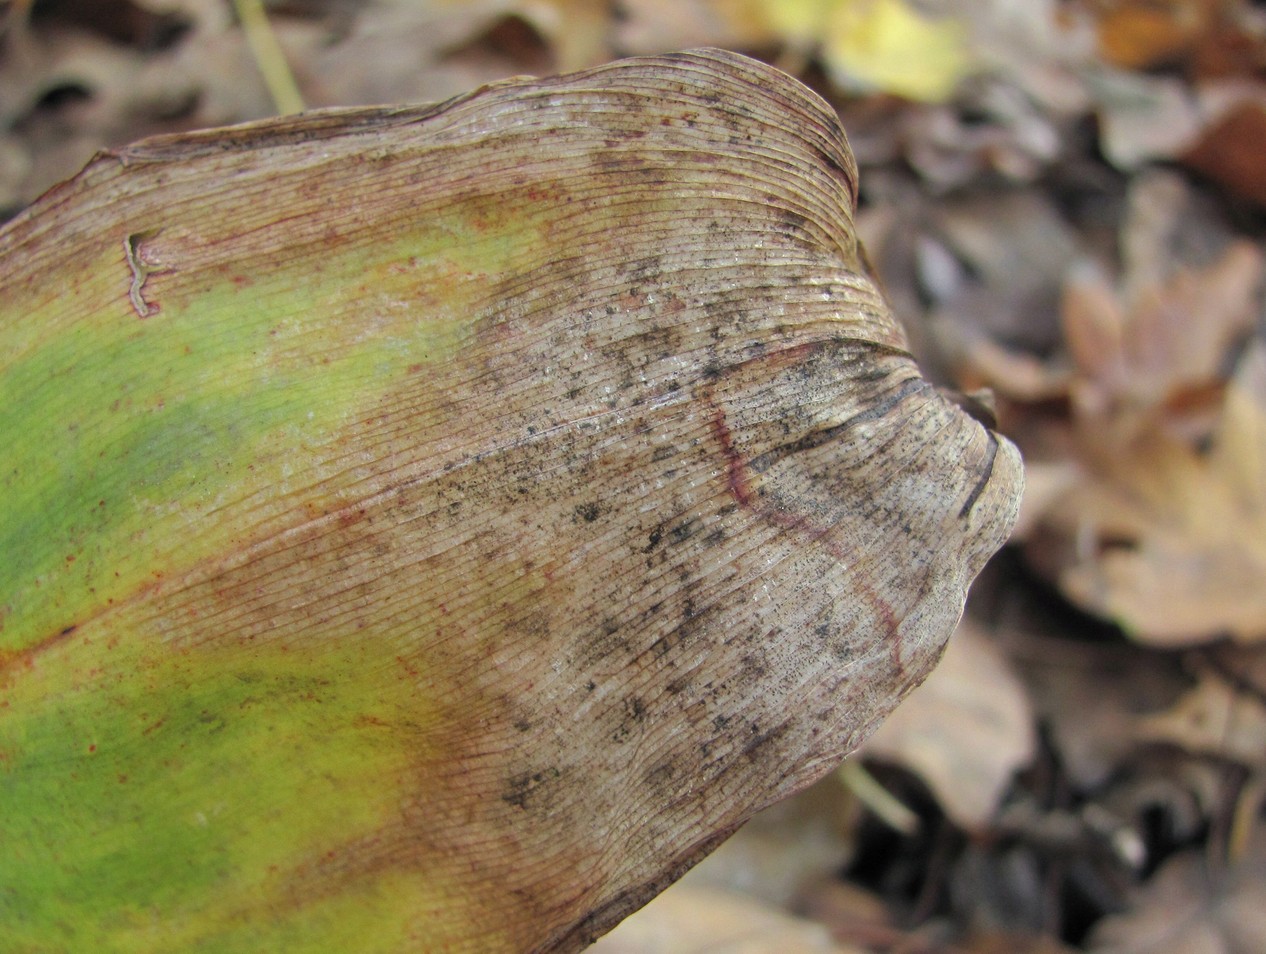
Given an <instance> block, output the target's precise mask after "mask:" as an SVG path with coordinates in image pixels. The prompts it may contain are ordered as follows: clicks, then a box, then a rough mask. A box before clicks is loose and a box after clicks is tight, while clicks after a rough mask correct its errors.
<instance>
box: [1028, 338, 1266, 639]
mask: <svg viewBox="0 0 1266 954" xmlns="http://www.w3.org/2000/svg"><path fill="white" fill-rule="evenodd" d="M1092 468H1093V469H1090V470H1088V471H1087V473H1086V480H1085V482H1084V483H1082V484H1080V485H1078V486H1076V487H1075V488H1073V489H1072V490H1071V491H1070V493H1069V494H1068V495H1067V496H1065V497H1064V498H1063V499H1061V500H1060V501H1059V502H1058V503H1056V504H1055V505H1054V506H1053V508H1052V510H1051V511H1050V512H1049V513H1048V514H1047V516H1046V518H1045V521H1044V529H1045V531H1046V533H1039V534H1037V535H1036V537H1035V538H1034V540H1033V541H1031V544H1030V553H1031V555H1032V556H1033V558H1034V559H1035V561H1036V563H1037V564H1038V565H1039V566H1042V567H1045V568H1046V569H1047V571H1048V572H1051V573H1053V575H1054V577H1055V579H1056V580H1057V581H1058V583H1059V585H1060V588H1061V589H1062V590H1063V591H1064V592H1065V593H1067V594H1068V595H1069V596H1070V597H1072V598H1073V599H1074V600H1075V601H1076V602H1077V603H1079V604H1080V605H1082V606H1084V607H1086V608H1087V609H1089V610H1091V611H1093V612H1095V613H1098V614H1100V615H1102V616H1104V617H1106V618H1108V619H1111V620H1113V621H1115V622H1117V623H1119V624H1120V625H1121V626H1122V627H1124V628H1125V629H1126V630H1127V631H1128V632H1129V633H1130V634H1131V635H1132V636H1134V638H1136V639H1138V640H1140V641H1142V642H1148V643H1153V644H1156V645H1170V646H1173V645H1190V644H1193V643H1197V642H1202V641H1207V640H1210V639H1214V638H1217V637H1219V636H1223V635H1230V636H1233V637H1235V638H1236V639H1239V640H1243V641H1256V640H1261V639H1266V586H1263V585H1262V581H1263V580H1266V345H1263V344H1262V343H1260V342H1259V343H1256V344H1254V346H1253V347H1252V348H1251V349H1250V350H1249V351H1248V352H1246V353H1245V355H1244V356H1243V358H1242V359H1241V361H1240V365H1239V369H1238V371H1237V373H1236V376H1235V378H1234V380H1233V381H1232V382H1231V384H1230V386H1229V387H1228V389H1227V392H1226V397H1225V403H1224V406H1223V411H1222V415H1221V418H1220V420H1219V422H1218V426H1217V429H1216V431H1215V432H1214V434H1213V437H1212V446H1211V447H1210V449H1209V451H1208V452H1207V453H1202V452H1200V451H1198V450H1196V449H1193V448H1192V447H1191V446H1190V445H1188V444H1187V443H1186V442H1184V441H1180V440H1177V439H1174V438H1169V437H1166V436H1164V435H1160V434H1148V435H1145V436H1143V437H1140V438H1138V439H1137V440H1135V441H1134V442H1133V443H1131V444H1129V445H1124V446H1115V447H1109V448H1105V449H1104V451H1103V452H1102V453H1101V454H1100V455H1099V456H1098V458H1097V459H1096V460H1094V461H1093V464H1092Z"/></svg>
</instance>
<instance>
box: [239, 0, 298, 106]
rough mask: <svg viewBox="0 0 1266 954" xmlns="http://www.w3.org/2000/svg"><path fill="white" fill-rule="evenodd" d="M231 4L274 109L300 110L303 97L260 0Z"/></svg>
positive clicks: (246, 0) (243, 0)
mask: <svg viewBox="0 0 1266 954" xmlns="http://www.w3.org/2000/svg"><path fill="white" fill-rule="evenodd" d="M233 6H234V7H235V8H236V10H237V18H238V20H240V21H241V23H242V32H243V33H245V34H246V42H247V43H248V44H249V45H250V48H251V54H252V55H253V56H254V57H255V65H256V66H258V67H259V72H260V75H262V76H263V78H264V85H266V86H267V87H268V93H269V95H270V96H272V98H273V105H274V106H276V107H277V112H278V113H279V114H282V115H285V114H286V113H301V112H303V96H302V94H300V92H299V85H298V84H297V83H296V82H295V78H294V74H293V73H292V72H291V71H290V65H289V64H288V63H287V62H286V54H285V53H284V52H283V51H282V49H281V44H280V43H278V42H277V34H276V33H274V32H273V28H272V24H270V23H269V22H268V14H267V13H265V12H264V2H263V0H233Z"/></svg>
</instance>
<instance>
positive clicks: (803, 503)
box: [0, 52, 1021, 951]
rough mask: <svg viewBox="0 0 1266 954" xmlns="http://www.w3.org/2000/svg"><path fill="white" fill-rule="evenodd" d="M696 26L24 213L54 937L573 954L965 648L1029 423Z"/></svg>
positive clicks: (5, 834) (91, 184) (23, 580)
mask: <svg viewBox="0 0 1266 954" xmlns="http://www.w3.org/2000/svg"><path fill="white" fill-rule="evenodd" d="M856 185H857V183H856V170H855V166H854V164H853V160H852V158H851V156H850V154H849V152H848V148H847V145H846V143H845V140H844V136H843V134H842V132H841V130H840V128H839V126H838V123H837V121H836V119H835V116H834V114H832V113H831V112H830V110H829V109H828V108H827V107H826V106H825V105H824V104H823V103H822V102H821V101H820V100H819V99H818V98H817V97H816V96H814V95H813V94H811V93H810V92H808V91H807V90H806V89H804V88H803V87H801V86H800V85H798V84H796V83H795V82H793V81H792V80H790V79H788V78H787V77H786V76H784V75H782V74H781V73H778V72H777V71H775V70H773V69H771V68H769V67H765V66H762V65H759V64H757V63H755V62H752V61H749V60H746V59H743V58H741V57H738V56H734V55H729V54H723V53H713V52H703V53H692V54H683V55H675V56H665V57H658V58H648V59H644V60H636V61H630V62H627V63H623V64H615V65H611V66H606V67H600V68H597V69H594V70H591V71H588V72H584V73H579V74H574V75H571V76H564V77H561V78H552V79H543V80H515V81H510V82H507V83H503V84H500V85H495V86H492V87H488V88H484V89H482V90H479V91H477V92H475V93H472V94H470V95H467V96H462V97H459V98H457V99H454V100H451V101H449V102H447V103H444V104H442V105H440V106H431V107H406V108H396V109H371V110H364V109H361V110H335V111H327V112H318V113H313V114H310V115H305V116H299V117H293V118H287V119H281V120H275V121H269V122H264V123H258V124H253V125H247V126H242V127H237V128H233V129H227V130H214V131H210V132H205V133H198V134H191V135H187V136H183V137H174V138H163V139H154V140H149V141H146V142H142V143H139V144H137V145H136V146H133V147H131V148H128V149H124V150H122V151H120V152H117V153H113V154H109V155H106V156H103V157H101V158H99V159H98V160H97V161H95V162H94V163H92V164H91V165H89V166H88V167H87V168H86V169H85V170H84V172H83V173H82V174H80V175H79V176H78V177H77V178H76V179H74V180H73V181H71V182H69V183H66V184H64V185H62V186H60V187H58V188H56V189H54V190H53V191H52V192H50V193H48V194H47V195H46V196H45V197H44V198H43V199H42V200H41V201H40V202H38V203H37V204H36V205H35V206H33V207H32V208H31V209H29V210H28V211H27V212H26V213H24V214H23V215H21V216H20V217H19V218H17V219H16V220H14V221H13V222H12V223H10V225H9V226H8V227H7V228H6V229H5V230H4V231H3V232H0V256H2V257H3V260H4V263H5V268H4V270H3V273H2V275H0V362H2V372H3V373H2V375H0V396H2V398H3V400H0V420H2V423H0V434H3V436H4V441H5V445H6V452H7V456H6V460H5V464H4V468H3V472H2V473H0V487H2V492H0V553H3V554H4V559H3V560H2V561H0V627H2V629H0V667H2V668H0V679H2V681H0V691H2V692H3V705H2V706H0V753H3V759H2V760H0V775H2V776H3V784H0V843H2V844H3V845H4V851H5V855H6V863H5V864H4V865H2V866H0V921H2V922H3V923H4V925H5V930H6V932H7V934H8V939H9V940H10V941H13V942H15V943H16V944H17V945H18V946H19V947H23V946H25V947H32V948H36V949H40V948H45V949H47V948H50V947H51V948H74V949H80V950H111V949H115V950H128V951H146V950H162V951H170V950H176V949H180V950H196V949H202V950H211V949H216V950H223V949H228V948H238V949H251V950H286V951H322V950H339V951H343V950H349V949H352V948H356V949H360V950H437V949H443V950H462V951H464V950H471V951H494V950H514V951H523V950H541V949H560V950H570V949H575V948H578V947H580V946H581V945H582V944H583V943H585V942H587V941H588V940H590V939H592V938H593V937H594V936H596V935H597V934H599V933H601V932H602V931H604V930H606V929H607V928H608V927H610V926H611V925H612V924H614V923H615V922H616V921H618V920H619V919H620V918H621V917H622V916H623V915H625V914H626V913H628V912H629V911H630V910H632V909H633V908H635V907H637V906H638V905H640V904H641V903H643V902H645V901H646V900H647V899H649V898H650V897H651V896H652V895H653V894H655V892H657V891H658V890H659V889H661V888H662V887H663V886H664V885H666V884H667V883H668V882H670V881H671V880H672V879H673V878H675V877H676V876H677V875H678V874H680V873H681V872H682V871H683V870H684V869H685V868H686V867H687V866H689V865H690V864H691V863H692V862H693V861H695V860H696V859H698V858H699V857H700V856H701V855H702V854H704V853H706V852H707V850H708V849H709V848H710V847H712V846H713V845H715V844H716V843H717V842H718V841H719V840H720V839H722V838H723V837H724V836H725V835H726V834H727V833H728V832H730V831H732V830H733V829H734V828H735V827H736V826H737V825H739V824H740V823H741V822H742V821H743V820H744V819H746V818H747V817H748V816H750V815H751V814H752V813H753V812H754V811H756V810H757V809H759V808H761V807H763V806H765V805H767V804H769V803H771V802H772V801H774V800H776V799H778V798H780V797H782V796H784V795H787V794H788V793H790V792H793V791H795V790H797V789H799V788H801V787H803V786H805V785H806V784H808V783H809V782H811V781H813V780H814V779H816V778H818V777H820V776H821V775H823V774H824V773H825V772H827V771H828V770H829V769H830V768H831V767H832V766H833V765H834V764H835V763H837V762H838V761H839V760H840V759H841V758H842V757H843V755H844V754H845V753H847V752H848V751H849V750H851V749H853V748H854V747H855V746H856V745H858V744H859V742H860V741H861V740H862V739H863V738H864V737H865V736H866V734H867V733H868V732H869V731H870V730H871V728H872V727H873V726H874V725H875V724H876V722H877V721H878V720H879V719H880V718H881V717H882V716H883V715H884V714H885V713H886V712H887V711H888V710H890V709H891V708H892V707H893V706H894V705H895V704H896V703H897V701H898V700H899V699H900V698H901V697H902V695H903V694H904V693H905V692H906V691H907V690H908V689H909V688H910V687H911V686H913V685H914V684H916V683H917V682H919V681H920V680H921V679H922V678H923V676H924V675H926V673H927V672H928V670H929V669H930V667H931V666H932V665H933V663H934V662H935V660H936V658H937V656H938V655H939V653H940V651H941V647H942V646H943V644H944V641H945V640H946V638H947V637H948V636H949V634H950V632H951V630H952V629H953V627H954V623H955V621H956V620H957V618H958V615H959V613H960V611H961V608H962V603H963V598H964V591H965V589H966V587H967V584H968V582H969V581H970V580H971V578H972V577H973V576H974V575H975V573H976V572H977V571H978V570H979V569H980V567H981V565H982V564H983V563H984V561H985V560H986V559H987V558H988V556H989V555H990V554H991V553H992V552H993V551H994V550H996V549H997V547H998V546H999V545H1000V544H1001V543H1002V541H1003V539H1004V538H1005V536H1006V534H1007V531H1008V529H1009V527H1010V525H1011V523H1012V521H1013V520H1014V517H1015V510H1016V502H1017V497H1018V494H1019V488H1020V482H1021V475H1020V464H1019V458H1018V455H1017V454H1016V452H1015V450H1014V448H1013V447H1012V446H1011V445H1010V444H1009V443H1007V442H1006V441H1004V440H1002V439H1000V438H998V437H996V436H995V435H994V434H992V433H990V432H989V431H988V430H986V429H985V428H984V427H983V426H982V425H981V424H979V423H978V422H976V421H974V420H973V419H971V418H970V417H969V416H967V415H966V414H964V413H963V412H961V411H960V410H959V409H958V408H957V407H956V406H955V405H953V404H952V403H950V402H948V401H946V400H944V399H943V398H942V397H941V396H940V395H939V394H938V392H937V391H936V390H935V389H933V388H932V387H930V386H929V385H928V384H927V383H926V382H925V381H924V380H923V379H922V378H921V377H920V376H919V373H918V371H917V369H916V368H915V366H914V364H913V362H912V361H911V359H910V357H909V355H908V354H907V352H906V349H905V343H904V338H903V336H902V333H901V331H900V329H899V328H898V326H897V325H896V323H895V322H894V320H893V318H892V316H891V314H890V313H889V311H888V309H887V307H886V305H885V304H884V302H883V300H882V298H881V296H880V294H879V293H878V291H877V290H876V288H875V286H874V285H873V284H872V283H871V281H870V279H869V278H868V277H867V275H866V272H865V270H864V269H863V267H862V265H861V261H860V256H859V250H858V247H857V242H856V239H855V236H854V232H853V226H852V215H853V208H854V200H855V193H856Z"/></svg>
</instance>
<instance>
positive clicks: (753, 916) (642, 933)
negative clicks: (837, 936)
mask: <svg viewBox="0 0 1266 954" xmlns="http://www.w3.org/2000/svg"><path fill="white" fill-rule="evenodd" d="M589 950H590V952H592V954H866V952H865V951H864V950H863V949H862V948H857V947H851V946H850V947H846V946H844V945H841V944H838V943H836V942H835V941H834V940H832V939H831V935H830V933H829V932H828V931H827V929H826V928H825V927H823V926H822V925H821V924H815V923H814V922H812V921H806V920H804V919H802V918H797V917H793V916H792V915H790V914H788V913H787V912H786V911H783V910H781V909H779V908H776V907H773V906H772V905H769V904H766V903H765V902H762V901H758V900H756V899H755V898H752V897H750V896H748V895H744V894H739V893H737V892H733V891H726V890H724V889H721V888H711V887H704V886H691V885H686V884H679V885H674V886H673V887H672V888H669V889H668V890H667V891H665V892H664V893H663V894H662V895H660V896H659V897H658V898H656V899H655V900H654V901H652V902H651V903H650V904H648V905H647V906H646V907H645V908H643V909H642V910H641V911H638V912H637V913H636V914H634V915H632V916H631V917H629V918H627V919H626V920H625V921H624V922H623V923H622V924H620V926H619V927H617V928H616V929H615V930H614V931H612V932H611V933H610V934H608V935H607V936H606V937H604V938H601V939H599V940H598V942H597V943H596V944H594V945H593V946H592V947H590V948H589Z"/></svg>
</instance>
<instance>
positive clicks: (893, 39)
mask: <svg viewBox="0 0 1266 954" xmlns="http://www.w3.org/2000/svg"><path fill="white" fill-rule="evenodd" d="M764 5H765V10H766V15H767V16H768V18H769V21H770V24H771V26H772V27H773V28H774V30H775V31H776V32H777V33H778V34H779V35H780V36H781V37H782V38H783V39H784V40H786V41H787V42H789V43H792V44H799V45H810V44H812V45H817V46H818V47H819V49H820V50H821V54H822V58H823V62H824V64H825V66H826V67H827V69H828V70H829V72H830V73H831V78H832V79H833V80H834V81H835V82H836V83H837V84H838V85H840V86H843V87H849V86H857V85H862V86H866V87H871V88H874V89H879V90H883V91H884V92H888V93H895V94H897V95H899V96H905V97H907V98H909V99H918V100H926V101H932V102H935V101H940V100H944V99H946V98H948V97H949V96H950V94H951V93H953V91H954V87H955V86H957V85H958V83H959V81H960V80H962V79H963V78H964V77H965V76H966V75H967V74H968V73H969V72H970V70H971V68H972V64H971V57H970V56H969V54H968V50H967V43H966V37H967V33H966V30H965V28H964V26H963V24H962V23H960V22H958V21H957V20H951V19H939V20H938V19H933V18H931V17H927V16H924V15H923V14H922V13H920V12H919V11H918V10H917V9H915V8H914V7H913V6H911V4H910V3H909V2H907V0H764Z"/></svg>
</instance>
